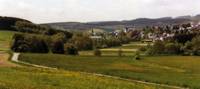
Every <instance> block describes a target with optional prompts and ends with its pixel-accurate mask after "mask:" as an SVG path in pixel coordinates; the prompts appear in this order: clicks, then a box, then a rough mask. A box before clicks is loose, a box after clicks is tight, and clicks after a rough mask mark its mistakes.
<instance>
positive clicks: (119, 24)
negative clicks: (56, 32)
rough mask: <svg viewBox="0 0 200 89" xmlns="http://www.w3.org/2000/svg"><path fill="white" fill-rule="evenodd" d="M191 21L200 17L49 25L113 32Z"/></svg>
mask: <svg viewBox="0 0 200 89" xmlns="http://www.w3.org/2000/svg"><path fill="white" fill-rule="evenodd" d="M191 21H200V15H196V16H179V17H176V18H172V17H164V18H157V19H149V18H139V19H135V20H127V21H102V22H87V23H81V22H60V23H47V24H46V25H50V26H52V27H57V28H63V29H66V30H88V29H91V28H98V29H103V30H106V31H112V30H115V29H119V28H124V27H129V26H135V27H138V28H143V27H145V26H155V25H156V26H162V25H174V24H182V23H188V22H191Z"/></svg>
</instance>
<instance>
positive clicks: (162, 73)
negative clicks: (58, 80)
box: [20, 54, 200, 89]
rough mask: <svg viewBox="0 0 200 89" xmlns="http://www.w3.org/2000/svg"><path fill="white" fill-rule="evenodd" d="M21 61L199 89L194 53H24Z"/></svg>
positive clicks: (196, 59) (199, 74)
mask: <svg viewBox="0 0 200 89" xmlns="http://www.w3.org/2000/svg"><path fill="white" fill-rule="evenodd" d="M20 60H21V61H25V62H28V63H33V64H37V65H43V66H49V67H55V68H58V69H64V70H70V71H81V72H89V73H100V74H105V75H111V76H118V77H122V78H127V79H136V80H141V81H147V82H153V83H158V84H168V85H175V86H181V87H189V88H192V89H198V88H200V85H199V82H200V68H199V64H200V61H199V60H200V57H195V56H155V57H142V59H141V60H134V58H133V57H131V56H129V57H117V56H116V57H114V56H102V57H95V56H65V55H55V54H22V55H21V56H20Z"/></svg>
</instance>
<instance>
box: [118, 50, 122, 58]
mask: <svg viewBox="0 0 200 89" xmlns="http://www.w3.org/2000/svg"><path fill="white" fill-rule="evenodd" d="M118 56H119V57H121V56H123V51H122V49H121V48H120V49H119V50H118Z"/></svg>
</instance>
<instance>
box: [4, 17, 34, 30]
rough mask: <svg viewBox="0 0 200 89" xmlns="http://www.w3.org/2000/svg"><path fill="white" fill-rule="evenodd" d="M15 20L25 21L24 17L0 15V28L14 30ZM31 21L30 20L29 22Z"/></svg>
mask: <svg viewBox="0 0 200 89" xmlns="http://www.w3.org/2000/svg"><path fill="white" fill-rule="evenodd" d="M17 21H26V22H30V21H28V20H25V19H21V18H15V17H1V16H0V30H14V28H13V26H14V25H15V23H16V22H17ZM30 23H31V22H30Z"/></svg>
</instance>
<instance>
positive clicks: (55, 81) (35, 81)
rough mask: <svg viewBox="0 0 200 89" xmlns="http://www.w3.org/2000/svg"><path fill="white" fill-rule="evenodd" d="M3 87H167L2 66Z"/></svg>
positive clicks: (16, 88) (159, 88) (12, 88)
mask: <svg viewBox="0 0 200 89" xmlns="http://www.w3.org/2000/svg"><path fill="white" fill-rule="evenodd" d="M0 71H1V72H0V88H1V89H167V88H162V87H158V86H153V85H144V84H140V83H132V82H128V81H122V80H117V79H112V78H105V77H97V76H93V75H88V74H83V73H78V72H69V71H59V70H47V69H35V68H27V67H26V68H0Z"/></svg>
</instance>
